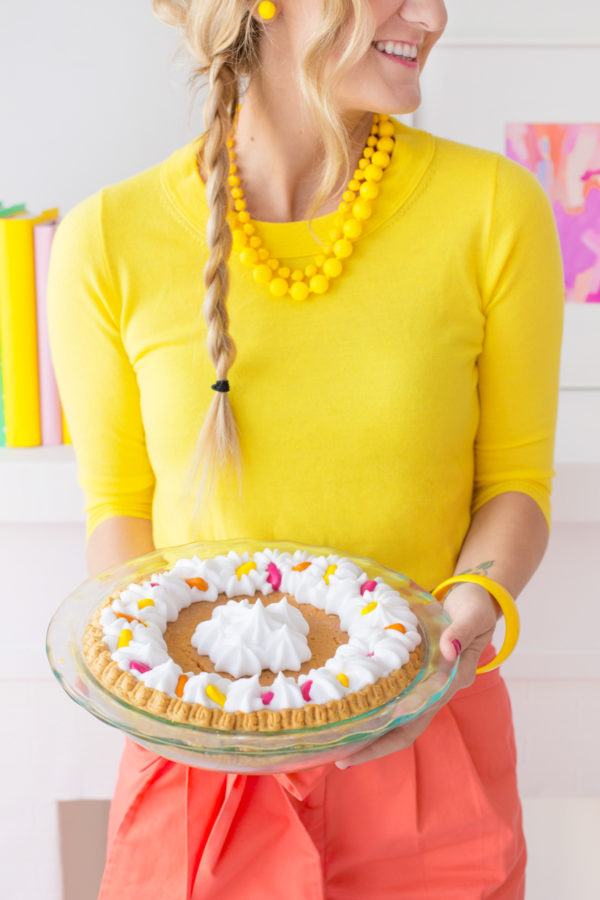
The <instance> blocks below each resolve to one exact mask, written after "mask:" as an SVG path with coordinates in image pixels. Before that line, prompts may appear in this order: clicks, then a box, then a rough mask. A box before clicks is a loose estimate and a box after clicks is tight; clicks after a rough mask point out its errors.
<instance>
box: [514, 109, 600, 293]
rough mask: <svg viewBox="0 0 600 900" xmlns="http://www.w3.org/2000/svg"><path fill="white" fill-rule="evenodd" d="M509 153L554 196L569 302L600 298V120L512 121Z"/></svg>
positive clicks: (553, 206)
mask: <svg viewBox="0 0 600 900" xmlns="http://www.w3.org/2000/svg"><path fill="white" fill-rule="evenodd" d="M506 153H507V156H508V157H510V159H514V160H515V161H516V162H519V163H521V165H523V166H525V168H527V169H529V171H530V172H533V174H534V175H535V176H536V177H537V178H538V180H539V181H540V183H541V184H542V186H543V187H544V189H545V191H546V193H547V194H548V196H549V198H550V200H551V202H552V208H553V209H554V215H555V217H556V223H557V226H558V233H559V236H560V243H561V247H562V254H563V262H564V268H565V287H566V300H567V302H570V303H600V124H598V125H526V124H512V123H511V124H509V125H507V127H506Z"/></svg>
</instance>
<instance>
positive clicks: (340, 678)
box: [338, 672, 350, 687]
mask: <svg viewBox="0 0 600 900" xmlns="http://www.w3.org/2000/svg"><path fill="white" fill-rule="evenodd" d="M338 681H340V682H341V683H342V684H343V685H344V687H348V685H349V683H350V682H349V681H348V676H347V675H344V673H343V672H340V674H339V675H338Z"/></svg>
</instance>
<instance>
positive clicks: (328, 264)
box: [323, 256, 344, 278]
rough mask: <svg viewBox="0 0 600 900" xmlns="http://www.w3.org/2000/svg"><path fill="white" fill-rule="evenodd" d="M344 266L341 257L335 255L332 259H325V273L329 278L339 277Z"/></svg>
mask: <svg viewBox="0 0 600 900" xmlns="http://www.w3.org/2000/svg"><path fill="white" fill-rule="evenodd" d="M343 268H344V267H343V265H342V261H341V259H338V258H337V256H335V257H333V258H332V259H326V260H325V262H324V263H323V274H324V275H326V276H327V278H338V277H339V276H340V275H341V274H342V271H343Z"/></svg>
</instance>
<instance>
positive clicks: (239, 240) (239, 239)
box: [232, 228, 248, 250]
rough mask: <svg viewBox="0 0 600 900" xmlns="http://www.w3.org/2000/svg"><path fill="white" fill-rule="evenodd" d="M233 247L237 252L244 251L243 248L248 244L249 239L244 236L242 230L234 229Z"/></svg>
mask: <svg viewBox="0 0 600 900" xmlns="http://www.w3.org/2000/svg"><path fill="white" fill-rule="evenodd" d="M232 235H233V247H234V249H235V250H243V248H244V247H245V246H246V244H247V243H248V238H247V237H246V235H245V234H244V232H243V231H242V229H241V228H234V229H233V232H232Z"/></svg>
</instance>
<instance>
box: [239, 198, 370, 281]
mask: <svg viewBox="0 0 600 900" xmlns="http://www.w3.org/2000/svg"><path fill="white" fill-rule="evenodd" d="M357 202H358V201H357ZM240 260H241V262H242V263H243V264H244V265H245V266H255V265H256V263H257V262H258V253H257V252H256V250H255V249H254V247H245V248H244V249H243V250H242V252H241V253H240Z"/></svg>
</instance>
